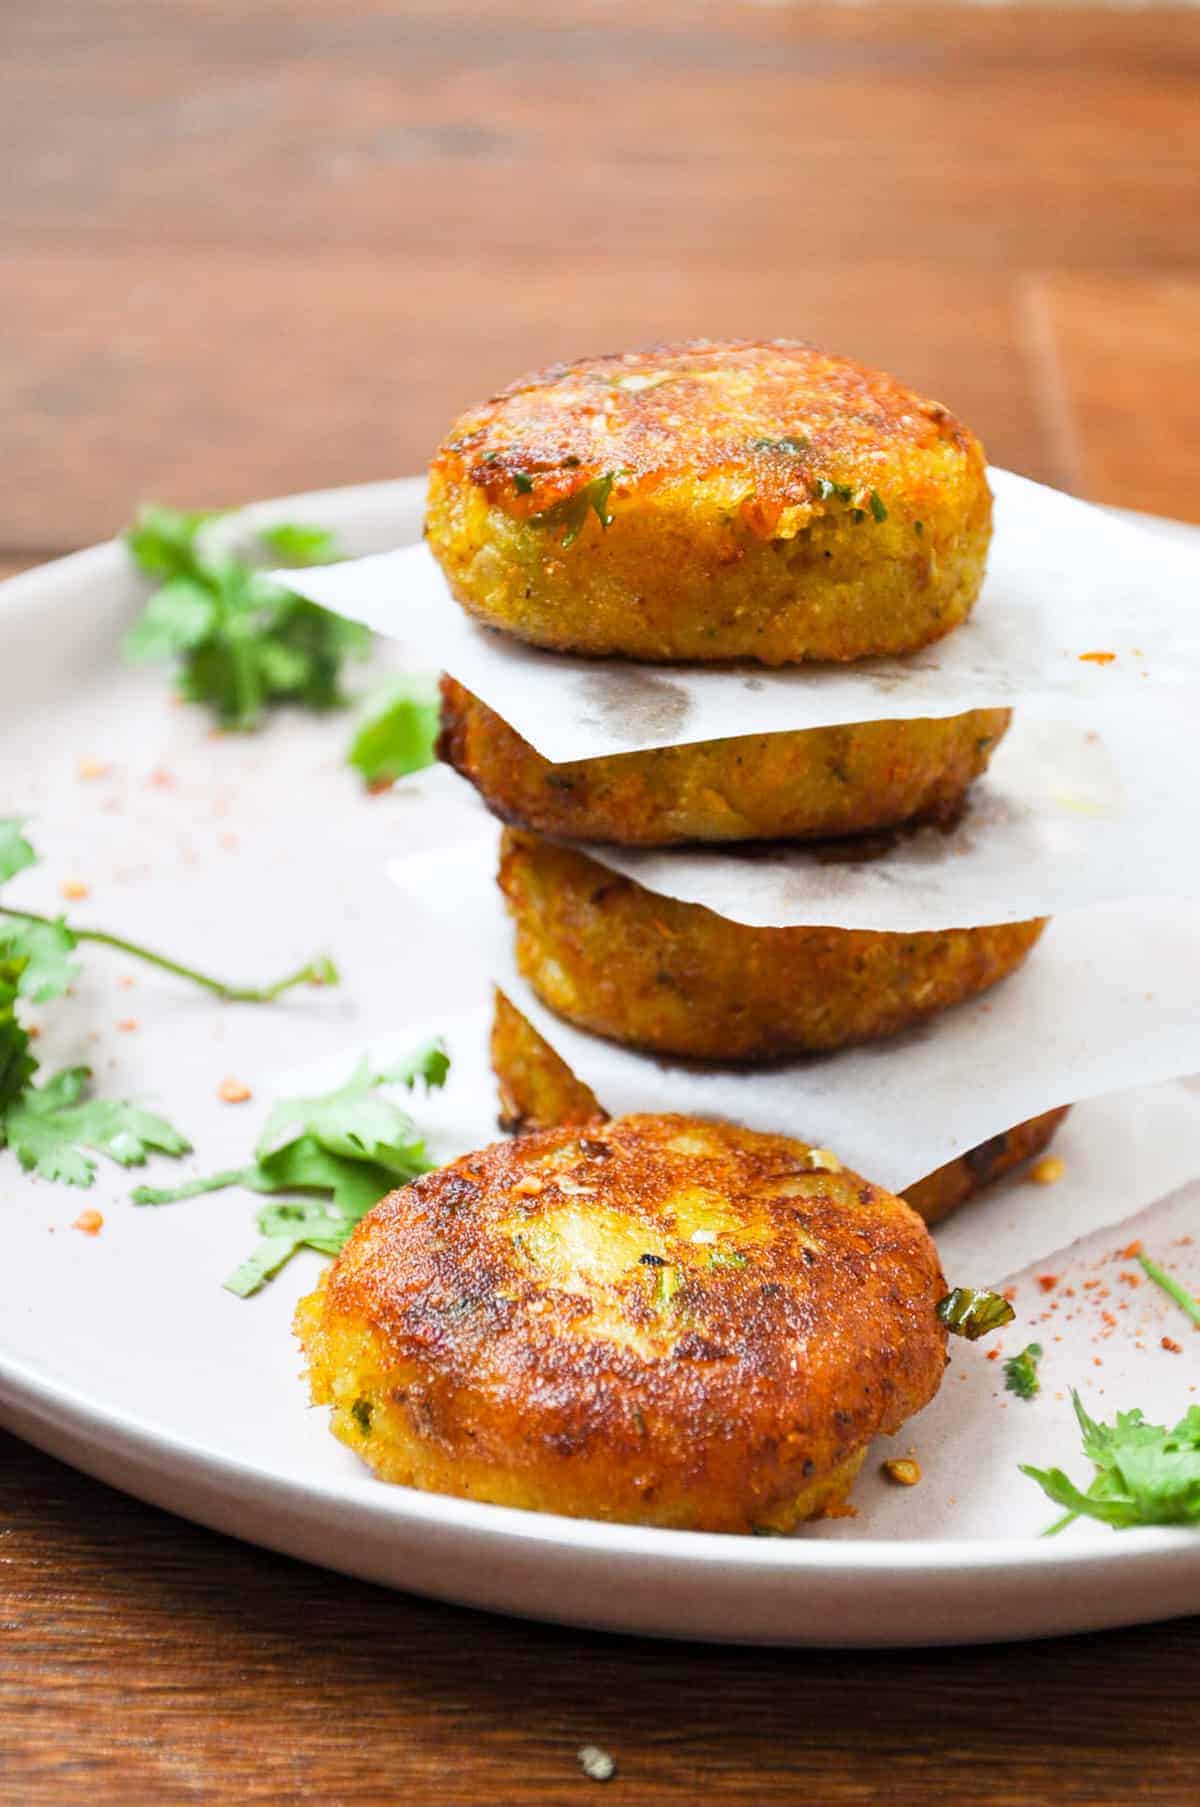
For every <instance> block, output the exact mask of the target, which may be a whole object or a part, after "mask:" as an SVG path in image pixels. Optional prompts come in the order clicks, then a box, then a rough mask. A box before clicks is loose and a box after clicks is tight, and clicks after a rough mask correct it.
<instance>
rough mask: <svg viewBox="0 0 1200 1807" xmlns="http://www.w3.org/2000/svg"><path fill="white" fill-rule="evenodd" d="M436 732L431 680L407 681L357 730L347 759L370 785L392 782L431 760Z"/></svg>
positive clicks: (435, 699)
mask: <svg viewBox="0 0 1200 1807" xmlns="http://www.w3.org/2000/svg"><path fill="white" fill-rule="evenodd" d="M437 732H438V705H437V692H436V689H435V688H434V686H433V685H432V684H420V683H418V682H412V683H407V684H405V685H404V686H403V687H401V688H400V689H394V690H393V691H392V692H391V693H390V695H389V696H388V698H387V700H386V701H385V702H384V703H383V704H382V705H381V707H379V708H378V709H377V710H376V711H375V713H374V714H373V715H371V716H370V717H369V718H368V719H367V720H366V721H365V722H364V723H363V725H362V727H361V728H360V729H359V730H358V732H357V734H356V735H355V736H354V739H353V741H352V742H351V744H350V752H349V755H348V757H349V761H350V764H351V765H352V766H354V768H355V769H356V770H357V771H359V772H361V773H362V775H363V777H364V778H365V780H366V782H367V783H368V784H369V785H372V786H378V785H387V784H394V783H395V781H396V779H397V778H407V777H408V775H409V774H410V773H411V772H420V771H423V770H424V769H425V767H426V766H429V765H432V764H433V761H434V757H435V755H434V746H435V743H436V741H437Z"/></svg>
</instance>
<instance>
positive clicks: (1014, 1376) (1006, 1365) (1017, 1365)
mask: <svg viewBox="0 0 1200 1807" xmlns="http://www.w3.org/2000/svg"><path fill="white" fill-rule="evenodd" d="M1041 1358H1042V1345H1041V1344H1040V1343H1030V1344H1029V1345H1028V1346H1027V1347H1026V1348H1024V1349H1022V1351H1021V1353H1020V1355H1010V1356H1009V1358H1008V1360H1007V1361H1006V1362H1002V1363H1001V1366H1002V1367H1003V1369H1004V1384H1005V1386H1006V1387H1007V1389H1008V1391H1009V1392H1010V1393H1015V1394H1016V1395H1017V1398H1018V1399H1033V1398H1034V1397H1035V1395H1036V1394H1038V1393H1040V1392H1041V1390H1042V1383H1041V1381H1040V1380H1039V1379H1038V1363H1039V1361H1040V1360H1041Z"/></svg>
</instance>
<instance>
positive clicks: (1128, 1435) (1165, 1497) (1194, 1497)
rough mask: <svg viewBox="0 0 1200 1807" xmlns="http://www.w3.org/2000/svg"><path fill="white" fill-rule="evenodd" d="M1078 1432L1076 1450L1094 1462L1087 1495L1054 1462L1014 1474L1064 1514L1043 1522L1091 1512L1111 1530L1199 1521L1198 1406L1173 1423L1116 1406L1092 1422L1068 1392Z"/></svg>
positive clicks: (1068, 1521)
mask: <svg viewBox="0 0 1200 1807" xmlns="http://www.w3.org/2000/svg"><path fill="white" fill-rule="evenodd" d="M1071 1399H1072V1401H1073V1403H1074V1406H1075V1416H1076V1418H1077V1419H1078V1420H1079V1428H1080V1430H1081V1431H1082V1432H1083V1453H1084V1455H1085V1456H1087V1457H1088V1459H1089V1460H1090V1461H1091V1462H1092V1463H1093V1464H1094V1465H1095V1470H1096V1472H1095V1475H1094V1476H1093V1478H1092V1482H1091V1485H1090V1486H1089V1487H1088V1490H1087V1492H1086V1493H1084V1492H1082V1491H1081V1490H1080V1489H1079V1488H1078V1487H1077V1486H1076V1485H1075V1483H1074V1482H1073V1481H1072V1480H1071V1479H1070V1478H1069V1477H1068V1476H1067V1475H1065V1474H1064V1473H1063V1471H1062V1469H1061V1468H1032V1467H1030V1466H1029V1465H1028V1464H1026V1463H1022V1464H1021V1473H1022V1474H1027V1475H1028V1476H1029V1478H1030V1480H1031V1481H1036V1482H1037V1484H1038V1486H1039V1487H1040V1488H1041V1489H1042V1491H1043V1492H1044V1493H1046V1494H1048V1495H1049V1497H1050V1498H1051V1499H1052V1500H1053V1501H1054V1503H1055V1505H1057V1506H1065V1507H1066V1509H1067V1513H1066V1517H1065V1518H1062V1519H1059V1521H1058V1522H1057V1523H1056V1524H1054V1525H1052V1526H1051V1527H1050V1531H1051V1532H1054V1531H1061V1530H1062V1529H1063V1528H1064V1526H1066V1525H1069V1524H1071V1523H1072V1521H1073V1520H1075V1519H1077V1518H1096V1519H1099V1520H1100V1521H1101V1522H1102V1523H1103V1524H1106V1525H1111V1526H1112V1527H1113V1529H1114V1530H1126V1529H1128V1528H1129V1527H1130V1526H1132V1525H1200V1406H1196V1405H1194V1406H1192V1407H1190V1408H1189V1410H1188V1411H1187V1412H1185V1413H1184V1415H1183V1417H1182V1418H1181V1419H1180V1420H1179V1423H1178V1424H1176V1425H1175V1426H1174V1427H1173V1428H1171V1429H1167V1428H1166V1427H1165V1426H1163V1425H1161V1424H1147V1423H1146V1420H1145V1418H1144V1417H1143V1416H1142V1413H1141V1412H1140V1411H1136V1410H1135V1411H1132V1412H1118V1413H1117V1416H1116V1421H1115V1423H1113V1424H1098V1423H1097V1422H1096V1421H1095V1419H1093V1418H1090V1417H1089V1416H1088V1413H1087V1412H1086V1411H1085V1409H1084V1406H1083V1403H1082V1401H1081V1400H1080V1397H1079V1395H1078V1393H1076V1392H1074V1391H1072V1394H1071Z"/></svg>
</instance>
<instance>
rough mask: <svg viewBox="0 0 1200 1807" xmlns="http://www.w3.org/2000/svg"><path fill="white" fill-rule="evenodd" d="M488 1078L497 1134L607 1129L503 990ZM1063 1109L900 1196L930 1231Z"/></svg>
mask: <svg viewBox="0 0 1200 1807" xmlns="http://www.w3.org/2000/svg"><path fill="white" fill-rule="evenodd" d="M491 1056H492V1071H493V1073H494V1074H495V1075H496V1087H497V1091H498V1093H499V1100H500V1119H499V1120H500V1127H501V1128H502V1129H507V1130H513V1131H529V1130H535V1129H553V1128H556V1127H557V1126H559V1125H561V1124H573V1125H575V1126H576V1127H579V1126H580V1125H582V1124H586V1123H604V1122H605V1121H606V1120H607V1118H608V1112H607V1111H606V1110H605V1109H604V1106H603V1105H602V1104H601V1103H600V1101H599V1099H598V1098H597V1097H596V1094H595V1093H594V1092H593V1091H592V1089H591V1087H590V1086H588V1085H585V1084H584V1082H583V1080H582V1079H580V1078H579V1076H578V1074H576V1073H573V1072H572V1071H571V1068H570V1067H569V1066H568V1065H567V1063H566V1061H565V1060H564V1059H563V1058H562V1056H561V1054H559V1052H558V1050H557V1049H556V1048H552V1047H551V1046H550V1043H549V1042H548V1041H547V1040H546V1038H545V1036H544V1035H539V1033H538V1031H537V1030H536V1029H535V1028H534V1026H533V1024H532V1023H531V1022H530V1021H529V1018H528V1017H527V1016H524V1015H523V1014H522V1012H521V1011H519V1010H518V1009H517V1007H516V1005H515V1004H514V1003H513V1002H512V1001H511V999H509V998H507V997H505V995H504V993H503V992H502V991H497V992H496V996H495V1010H494V1013H493V1016H492V1036H491ZM1069 1108H1070V1107H1069V1106H1068V1105H1065V1104H1064V1105H1060V1106H1059V1107H1058V1109H1057V1110H1052V1111H1045V1112H1043V1113H1042V1115H1041V1116H1038V1117H1029V1118H1028V1119H1027V1120H1026V1121H1025V1122H1024V1123H1018V1124H1017V1125H1016V1127H1015V1128H1014V1129H1008V1130H1004V1131H1002V1132H1001V1134H1000V1135H998V1136H989V1137H988V1139H987V1141H986V1142H980V1143H979V1144H978V1146H977V1147H975V1148H969V1149H968V1150H967V1152H966V1153H965V1154H962V1155H959V1156H958V1157H957V1158H956V1159H955V1160H953V1161H947V1162H946V1164H945V1166H943V1167H939V1168H937V1170H936V1171H935V1172H933V1173H930V1174H926V1176H925V1178H924V1179H923V1180H917V1181H915V1182H914V1184H913V1185H911V1186H906V1187H905V1189H904V1191H903V1192H901V1193H900V1194H899V1196H900V1197H901V1198H902V1199H904V1200H905V1202H906V1203H907V1204H910V1205H911V1206H912V1208H913V1210H914V1211H916V1212H918V1213H919V1214H920V1216H922V1217H923V1218H924V1219H925V1222H926V1223H927V1224H936V1223H941V1221H942V1219H943V1218H946V1217H949V1216H950V1214H951V1212H953V1211H957V1210H958V1208H959V1206H960V1205H965V1204H966V1202H967V1200H968V1199H969V1198H973V1197H974V1196H975V1194H976V1193H977V1192H981V1191H983V1189H984V1188H985V1187H986V1186H990V1185H992V1184H993V1182H994V1181H996V1180H999V1179H1002V1178H1003V1177H1004V1175H1005V1174H1007V1173H1011V1172H1012V1170H1013V1169H1014V1168H1015V1167H1019V1166H1020V1165H1021V1163H1022V1161H1027V1160H1029V1159H1030V1158H1031V1157H1032V1156H1033V1155H1035V1154H1040V1152H1041V1151H1042V1149H1043V1148H1045V1147H1046V1146H1047V1144H1048V1143H1049V1142H1050V1141H1051V1140H1052V1138H1053V1136H1054V1134H1055V1131H1056V1130H1057V1129H1058V1127H1059V1125H1060V1124H1061V1122H1062V1120H1063V1118H1064V1117H1065V1116H1066V1115H1067V1111H1068V1110H1069Z"/></svg>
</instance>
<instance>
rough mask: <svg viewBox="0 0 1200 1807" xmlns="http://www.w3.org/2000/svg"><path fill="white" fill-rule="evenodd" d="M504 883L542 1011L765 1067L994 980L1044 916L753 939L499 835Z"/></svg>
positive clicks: (648, 1045)
mask: <svg viewBox="0 0 1200 1807" xmlns="http://www.w3.org/2000/svg"><path fill="white" fill-rule="evenodd" d="M499 883H500V888H501V890H502V891H503V892H504V895H505V897H506V899H507V901H508V908H509V912H510V914H511V915H512V918H513V921H514V924H515V926H516V956H517V965H518V967H519V969H520V971H521V973H522V974H523V975H524V977H525V978H526V979H528V980H529V983H530V984H531V985H532V986H533V988H534V990H535V991H536V992H537V994H538V996H539V997H540V998H541V999H542V1002H543V1003H545V1004H547V1005H548V1006H549V1008H550V1009H551V1010H554V1011H557V1013H558V1014H559V1015H560V1016H563V1017H566V1018H567V1019H568V1021H570V1022H573V1023H577V1024H579V1026H580V1027H581V1028H584V1029H590V1030H593V1031H594V1032H595V1033H596V1034H598V1035H606V1036H609V1037H610V1038H611V1039H612V1040H613V1041H618V1042H622V1043H624V1044H625V1045H626V1046H629V1047H634V1048H645V1049H647V1050H649V1051H650V1052H652V1053H660V1054H678V1055H683V1056H687V1057H691V1058H695V1059H700V1060H766V1059H773V1058H777V1057H779V1056H783V1055H789V1054H802V1053H819V1052H822V1051H824V1050H826V1049H831V1048H840V1047H844V1046H846V1045H847V1044H848V1043H852V1042H861V1041H870V1040H874V1039H876V1038H878V1037H880V1036H885V1035H892V1034H895V1033H896V1031H897V1030H900V1029H904V1028H907V1027H908V1026H909V1025H911V1024H913V1023H917V1022H922V1021H924V1020H925V1019H926V1018H927V1017H930V1016H933V1015H935V1014H936V1013H937V1012H938V1011H941V1010H945V1009H946V1008H947V1007H948V1006H949V1005H951V1004H957V1003H961V1002H962V1000H963V999H965V998H970V997H974V996H975V995H976V994H977V993H979V992H981V991H986V990H987V989H988V987H989V986H991V985H995V984H996V983H997V982H998V981H999V980H1000V979H1003V978H1005V977H1006V976H1007V975H1008V974H1009V973H1011V972H1012V971H1013V970H1014V969H1015V968H1016V967H1017V966H1019V965H1020V963H1021V962H1022V960H1024V958H1025V956H1026V955H1027V954H1028V952H1029V950H1030V948H1031V947H1032V946H1033V944H1034V943H1035V941H1036V940H1037V939H1038V936H1039V935H1040V934H1041V932H1042V930H1043V928H1044V927H1045V919H1044V918H1039V919H1037V920H1035V921H1032V922H1011V923H1001V924H998V925H996V926H989V927H984V928H972V929H946V930H938V931H937V932H936V933H928V934H915V935H898V934H890V933H888V934H877V933H874V932H872V931H869V930H861V929H824V928H786V929H762V928H750V927H748V926H747V925H746V924H744V923H737V922H730V921H729V920H727V919H726V918H724V917H721V916H717V915H715V914H714V913H713V912H712V911H711V910H706V909H704V908H703V907H702V906H701V905H699V904H689V903H681V902H679V900H678V899H676V898H669V897H660V896H659V895H658V894H657V893H655V892H652V891H647V890H646V889H645V887H644V886H641V885H638V884H635V883H634V882H633V880H632V879H628V878H624V877H622V876H621V875H620V874H619V873H616V872H613V871H611V870H610V869H609V868H608V867H606V866H602V865H600V864H599V863H598V862H597V861H595V860H592V859H589V858H588V856H587V855H586V854H583V853H580V852H579V851H578V850H577V849H574V848H568V847H560V846H557V845H555V844H554V843H553V842H550V841H543V840H540V839H539V838H538V836H536V835H531V834H524V833H520V832H518V831H517V830H515V829H511V828H509V829H505V831H504V835H503V837H502V840H501V857H500V874H499Z"/></svg>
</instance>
